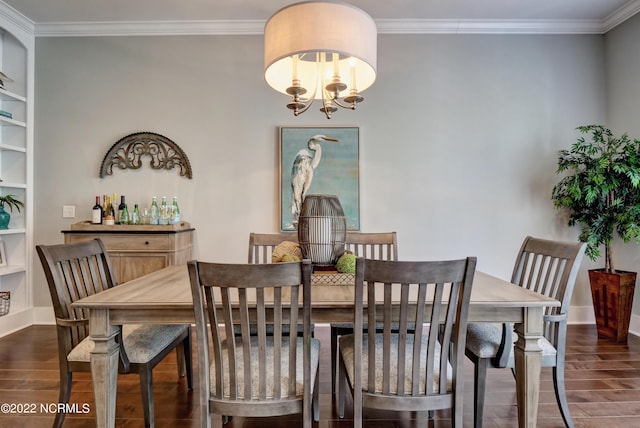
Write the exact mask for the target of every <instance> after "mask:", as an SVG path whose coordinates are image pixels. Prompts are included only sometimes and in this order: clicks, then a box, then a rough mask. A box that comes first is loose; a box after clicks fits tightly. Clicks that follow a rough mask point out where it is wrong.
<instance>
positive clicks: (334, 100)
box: [331, 98, 356, 110]
mask: <svg viewBox="0 0 640 428" xmlns="http://www.w3.org/2000/svg"><path fill="white" fill-rule="evenodd" d="M331 101H332V102H334V103H336V105H337V106H338V107H342V108H346V109H349V110H355V109H356V105H355V104H350V105H349V104H342V103H340V101H339V100H338V98H332V99H331Z"/></svg>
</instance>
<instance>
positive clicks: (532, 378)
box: [514, 307, 543, 428]
mask: <svg viewBox="0 0 640 428" xmlns="http://www.w3.org/2000/svg"><path fill="white" fill-rule="evenodd" d="M542 317H543V308H534V307H532V308H524V322H523V323H522V324H516V326H515V331H516V333H518V341H517V342H516V344H515V350H514V353H515V360H516V361H515V368H516V389H517V398H518V425H519V427H520V428H525V427H526V428H535V427H536V421H537V418H538V399H539V395H540V369H541V366H542V349H540V346H539V345H538V339H540V338H541V337H542V333H543V331H542V330H543V322H542Z"/></svg>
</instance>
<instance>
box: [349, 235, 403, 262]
mask: <svg viewBox="0 0 640 428" xmlns="http://www.w3.org/2000/svg"><path fill="white" fill-rule="evenodd" d="M345 249H346V250H349V251H351V252H352V253H353V254H355V255H356V256H357V257H363V258H365V259H374V260H398V238H397V235H396V232H373V233H369V232H347V240H346V245H345Z"/></svg>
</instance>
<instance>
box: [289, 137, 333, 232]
mask: <svg viewBox="0 0 640 428" xmlns="http://www.w3.org/2000/svg"><path fill="white" fill-rule="evenodd" d="M321 141H332V142H339V141H340V140H337V139H335V138H331V137H327V136H326V135H314V136H313V137H311V138H310V139H309V141H308V142H307V148H308V149H309V150H310V151H312V152H313V155H311V153H309V150H307V149H302V150H300V151H299V152H298V154H296V157H295V159H294V160H293V166H292V168H291V215H292V217H293V221H294V222H297V221H298V217H299V216H300V209H301V208H302V202H303V201H304V197H305V196H306V194H307V190H309V186H311V181H312V180H313V171H314V170H315V169H316V168H317V167H318V165H319V164H320V158H321V157H322V147H320V144H319V143H320V142H321Z"/></svg>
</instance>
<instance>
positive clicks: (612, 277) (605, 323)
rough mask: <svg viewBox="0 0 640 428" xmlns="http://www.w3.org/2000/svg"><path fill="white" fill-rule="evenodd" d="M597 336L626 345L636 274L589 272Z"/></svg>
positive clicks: (602, 271) (599, 270)
mask: <svg viewBox="0 0 640 428" xmlns="http://www.w3.org/2000/svg"><path fill="white" fill-rule="evenodd" d="M589 282H590V283H591V296H592V297H593V309H594V311H595V315H596V325H597V326H598V337H599V338H603V339H609V340H613V341H615V342H625V341H626V340H627V335H628V333H629V321H630V320H631V307H632V306H633V292H634V289H635V286H636V272H625V271H617V272H616V273H607V272H606V271H604V269H595V270H590V271H589Z"/></svg>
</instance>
